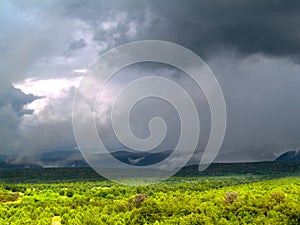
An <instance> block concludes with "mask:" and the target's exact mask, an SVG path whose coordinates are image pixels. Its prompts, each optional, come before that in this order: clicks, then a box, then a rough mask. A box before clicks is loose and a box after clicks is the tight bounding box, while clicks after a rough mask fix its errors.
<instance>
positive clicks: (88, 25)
mask: <svg viewBox="0 0 300 225" xmlns="http://www.w3.org/2000/svg"><path fill="white" fill-rule="evenodd" d="M145 39H147V40H149V39H154V40H164V41H170V42H174V43H177V44H180V45H182V46H184V47H186V48H189V49H190V50H192V51H194V52H195V53H196V54H198V55H199V56H200V57H201V58H202V59H203V60H205V62H206V63H207V64H208V65H209V67H210V68H211V70H212V71H213V72H214V74H215V75H216V77H217V79H218V81H219V83H220V86H221V87H222V90H223V94H224V97H225V100H226V106H227V116H228V120H227V130H226V135H225V138H224V142H223V146H222V148H221V150H220V153H219V157H218V159H217V160H219V161H256V160H268V159H269V160H270V159H273V158H275V157H276V156H277V155H279V154H280V153H282V152H284V151H287V150H290V149H297V148H300V120H299V115H300V98H299V96H300V95H299V90H300V2H299V1H297V0H294V1H293V0H288V1H281V0H276V1H267V0H266V1H265V0H263V1H258V0H257V1H252V0H244V1H240V0H229V1H221V0H220V1H219V0H216V1H209V0H207V1H179V0H178V1H177V0H176V1H173V0H172V1H171V0H167V1H146V0H145V1H142V0H131V1H130V0H125V1H121V0H120V1H99V0H97V1H96V0H95V1H92V0H88V1H83V0H82V1H81V0H73V1H68V0H66V1H58V0H53V1H38V0H31V1H8V0H7V1H6V0H3V1H1V2H0V124H1V125H0V134H1V135H0V143H1V145H0V154H11V155H14V156H15V157H16V159H17V160H22V158H24V157H34V156H36V155H39V154H41V153H42V152H47V151H60V150H73V149H75V150H76V142H75V139H74V135H73V130H72V102H73V97H74V93H75V91H76V88H77V87H78V86H79V83H80V81H81V79H82V77H83V76H84V74H85V72H86V71H87V70H88V68H89V67H90V66H91V65H93V63H94V62H95V61H96V60H97V59H98V57H99V56H100V55H102V54H103V53H105V52H106V51H108V50H110V49H112V48H113V47H116V46H119V45H121V44H125V43H128V42H131V41H138V40H145ZM157 74H159V75H161V76H163V77H167V78H169V79H173V80H175V81H176V82H178V83H179V84H180V85H182V86H183V87H184V88H185V89H187V90H188V91H189V92H190V93H191V94H192V96H193V99H195V101H196V102H198V103H197V108H198V110H199V114H200V121H201V126H203V127H204V128H203V131H202V130H201V132H202V133H201V137H200V141H199V144H198V148H199V149H198V150H200V149H202V148H204V147H205V145H206V144H207V138H208V134H209V126H210V123H209V122H208V120H209V110H208V109H207V106H208V105H207V103H206V101H205V100H204V96H203V94H202V93H201V91H199V90H196V87H194V86H193V83H192V82H191V81H190V80H189V79H188V78H186V76H185V75H184V74H182V72H180V71H178V70H176V69H175V68H170V66H167V65H160V64H158V63H157V64H155V63H152V64H151V63H148V64H147V63H144V64H142V65H135V66H132V67H130V68H127V69H124V70H123V71H120V72H119V73H118V74H117V75H116V76H117V77H119V79H117V78H116V79H112V80H111V82H112V83H111V84H110V85H108V86H107V88H106V92H105V94H106V98H105V101H106V102H107V104H102V105H101V107H100V111H101V116H100V117H99V124H100V125H101V124H102V125H101V126H102V127H101V129H100V130H101V132H102V138H103V142H104V143H106V144H107V146H108V148H110V149H120V148H122V145H121V144H120V143H119V142H118V141H117V139H116V138H115V136H114V135H113V134H111V131H112V129H111V125H110V124H109V123H108V122H109V118H108V117H109V115H110V113H109V112H108V111H109V107H108V106H109V105H110V103H111V102H110V101H111V99H112V96H113V95H114V93H116V92H117V91H118V90H120V88H121V87H122V85H125V84H126V83H128V82H130V81H132V80H134V79H135V78H138V77H141V76H147V75H157ZM141 104H142V105H141V106H140V107H136V109H134V110H133V111H132V113H133V115H134V116H135V117H136V118H135V119H134V120H133V122H132V124H133V128H132V130H133V132H135V133H137V136H140V137H141V138H143V137H144V138H145V137H146V136H147V129H145V126H147V121H149V119H150V118H151V117H153V116H156V115H158V114H160V115H162V117H165V118H167V119H166V123H167V124H168V125H169V126H170V130H171V131H172V132H171V133H170V134H168V135H167V136H166V140H165V141H164V142H163V143H162V147H161V149H172V148H174V146H175V145H176V137H178V135H179V131H178V129H177V128H178V116H177V114H176V112H174V109H173V108H172V107H170V106H169V105H168V104H165V103H164V102H161V101H159V100H157V99H153V100H152V101H151V102H147V100H145V101H144V102H142V103H141ZM163 105H164V106H163ZM157 106H159V107H157ZM202 124H203V125H202ZM201 128H202V127H201ZM233 152H234V154H233Z"/></svg>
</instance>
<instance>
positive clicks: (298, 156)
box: [0, 150, 300, 169]
mask: <svg viewBox="0 0 300 225" xmlns="http://www.w3.org/2000/svg"><path fill="white" fill-rule="evenodd" d="M171 153H172V151H171V150H166V151H162V152H154V153H149V152H129V151H126V150H118V151H115V152H112V153H111V155H112V156H114V157H115V158H116V159H117V160H119V161H121V162H123V163H126V164H129V165H135V166H147V165H152V164H155V163H158V162H160V161H162V160H164V159H165V158H167V157H168V156H169V155H170V154H171ZM232 154H234V153H232ZM228 155H229V154H228ZM230 155H231V154H230ZM107 157H108V155H107V154H96V155H95V158H97V163H99V164H101V163H103V165H105V161H106V159H107ZM228 157H229V156H228ZM228 157H227V160H226V163H230V162H227V161H229V159H230V158H228ZM269 161H272V160H269ZM274 161H276V162H300V151H299V150H292V151H287V152H284V153H282V154H281V155H280V156H278V157H276V158H275V160H274ZM216 163H222V161H220V160H218V161H216ZM232 163H237V162H232ZM195 164H197V160H196V159H195V157H192V159H191V161H190V163H188V165H195ZM188 165H187V166H188ZM47 167H89V165H88V163H87V162H86V161H85V159H84V158H83V156H82V155H81V153H80V152H79V151H76V150H63V151H49V152H44V153H42V154H40V155H39V156H35V157H26V158H22V159H21V160H20V159H19V160H16V159H15V158H14V156H7V155H3V154H2V155H0V169H22V168H47Z"/></svg>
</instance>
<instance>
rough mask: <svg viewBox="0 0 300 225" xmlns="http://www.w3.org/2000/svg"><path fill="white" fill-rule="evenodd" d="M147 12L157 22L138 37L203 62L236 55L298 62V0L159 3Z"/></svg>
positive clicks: (299, 22) (299, 14) (299, 16)
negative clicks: (186, 51)
mask: <svg viewBox="0 0 300 225" xmlns="http://www.w3.org/2000/svg"><path fill="white" fill-rule="evenodd" d="M152 3H153V2H152ZM155 3H156V2H155ZM150 7H151V12H153V13H154V14H155V15H157V19H156V20H154V21H153V22H152V27H151V28H152V29H149V32H147V33H144V34H142V36H143V37H144V38H150V39H151V38H163V39H165V40H173V41H176V42H179V43H180V44H183V45H185V46H187V47H190V48H191V49H193V50H197V51H198V53H201V54H202V55H205V56H206V57H208V56H213V55H214V54H217V53H219V52H220V51H221V52H222V51H226V50H236V51H237V54H240V56H243V55H249V54H265V55H267V56H275V57H277V56H278V57H290V58H293V59H295V60H299V52H300V29H299V27H300V2H299V1H251V0H248V1H238V0H229V1H189V2H188V3H187V2H184V1H172V2H166V1H163V2H160V3H158V4H151V5H150Z"/></svg>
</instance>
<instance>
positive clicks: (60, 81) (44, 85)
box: [13, 70, 83, 114]
mask: <svg viewBox="0 0 300 225" xmlns="http://www.w3.org/2000/svg"><path fill="white" fill-rule="evenodd" d="M80 71H83V70H80ZM74 72H76V71H74ZM82 77H83V76H79V77H75V78H57V79H44V80H36V79H26V80H25V81H23V82H17V83H13V85H14V87H15V88H18V89H20V90H21V91H23V92H24V93H25V94H33V95H36V96H40V97H41V98H40V99H37V100H35V101H33V102H31V103H30V104H28V105H26V106H25V108H26V109H30V110H34V113H35V114H39V113H40V112H41V111H43V109H44V108H45V106H46V105H47V104H48V103H49V101H51V100H55V99H59V98H63V97H64V96H65V95H67V94H68V93H69V91H70V90H71V89H72V88H77V87H78V86H79V83H80V81H81V79H82Z"/></svg>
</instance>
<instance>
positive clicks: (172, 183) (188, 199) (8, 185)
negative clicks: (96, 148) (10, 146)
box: [0, 165, 300, 225]
mask: <svg viewBox="0 0 300 225" xmlns="http://www.w3.org/2000/svg"><path fill="white" fill-rule="evenodd" d="M243 166H244V165H243ZM264 166H265V165H264ZM63 170H67V169H52V170H45V171H38V170H25V171H24V170H19V171H15V170H11V171H1V178H2V179H1V181H2V183H1V184H0V224H18V225H20V224H45V225H46V224H47V225H48V224H53V225H54V224H55V225H58V224H72V225H73V224H300V177H299V176H298V174H297V173H290V174H288V173H286V176H283V173H282V174H281V175H280V176H278V177H272V176H271V175H272V174H269V176H268V177H266V176H265V175H264V173H262V174H257V175H255V174H249V173H248V174H235V175H233V174H223V175H205V174H202V175H199V174H198V175H196V174H193V173H192V171H191V170H192V168H187V169H186V171H183V172H181V173H179V174H178V175H177V176H176V177H173V178H171V179H169V180H167V181H165V182H162V183H159V184H155V185H150V186H140V187H139V186H137V187H129V186H122V185H118V184H115V183H112V182H110V181H107V180H105V179H103V178H100V177H99V176H98V175H97V174H94V173H93V172H92V171H91V170H88V169H82V168H81V169H78V171H79V172H80V171H81V172H82V174H81V175H80V173H79V172H77V174H79V175H78V178H77V180H76V179H75V175H72V173H71V172H69V174H67V176H68V177H69V178H70V179H66V180H60V181H59V180H57V178H58V177H59V176H62V175H61V174H62V171H63ZM33 171H34V172H33ZM75 171H76V170H74V171H73V172H75ZM87 171H89V173H90V174H88V173H87ZM216 171H218V169H216V168H215V169H214V173H216ZM260 171H261V169H260ZM290 172H291V171H290ZM12 173H14V174H15V177H10V176H12ZM34 173H37V174H39V175H43V174H47V176H48V178H49V177H51V178H55V179H56V181H55V179H52V180H51V179H48V180H47V179H46V178H47V176H45V175H44V177H40V180H39V181H38V182H37V180H35V175H34ZM230 173H232V171H231V172H230ZM24 174H25V175H26V176H29V175H30V174H31V176H32V177H29V178H26V176H25V177H24ZM55 174H56V175H55ZM187 174H192V175H190V176H188V175H187ZM22 175H23V179H22V180H16V179H14V178H18V179H20V177H21V176H22ZM84 175H86V176H84ZM55 176H57V177H55ZM65 176H66V174H65ZM73 176H74V177H73ZM80 176H82V177H80ZM5 177H6V179H4V178H5ZM60 178H61V177H60ZM83 178H85V179H83Z"/></svg>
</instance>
